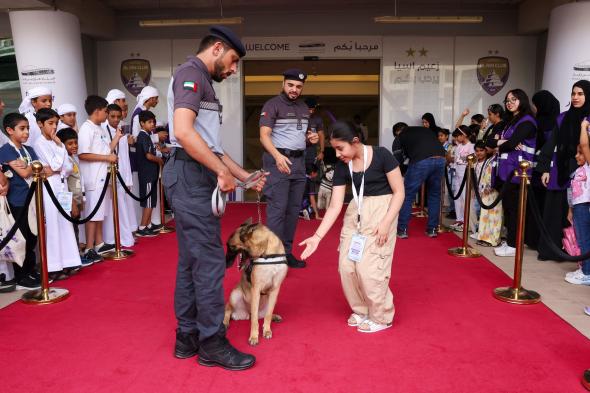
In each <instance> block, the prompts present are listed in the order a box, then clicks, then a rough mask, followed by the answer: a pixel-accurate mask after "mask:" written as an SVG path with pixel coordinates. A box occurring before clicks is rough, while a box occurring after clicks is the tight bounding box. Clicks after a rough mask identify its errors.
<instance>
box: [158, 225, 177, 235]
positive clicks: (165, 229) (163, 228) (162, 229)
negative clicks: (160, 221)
mask: <svg viewBox="0 0 590 393" xmlns="http://www.w3.org/2000/svg"><path fill="white" fill-rule="evenodd" d="M158 232H160V233H172V232H176V229H174V228H172V227H167V226H166V225H164V226H163V227H162V228H161V229H160V230H159V231H158Z"/></svg>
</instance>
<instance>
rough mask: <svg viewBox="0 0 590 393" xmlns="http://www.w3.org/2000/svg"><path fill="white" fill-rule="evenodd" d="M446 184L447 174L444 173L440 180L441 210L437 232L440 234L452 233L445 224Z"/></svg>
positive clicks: (439, 211)
mask: <svg viewBox="0 0 590 393" xmlns="http://www.w3.org/2000/svg"><path fill="white" fill-rule="evenodd" d="M445 183H446V174H445V172H444V171H443V177H441V178H440V209H439V210H438V226H437V227H436V232H438V233H449V232H451V231H452V229H451V228H449V227H447V226H445V225H444V224H443V205H444V203H443V202H444V200H445Z"/></svg>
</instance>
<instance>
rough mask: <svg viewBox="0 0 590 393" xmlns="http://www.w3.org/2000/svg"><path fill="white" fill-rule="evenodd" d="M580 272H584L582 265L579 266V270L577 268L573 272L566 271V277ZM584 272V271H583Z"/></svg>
mask: <svg viewBox="0 0 590 393" xmlns="http://www.w3.org/2000/svg"><path fill="white" fill-rule="evenodd" d="M580 273H582V268H581V267H579V268H578V270H575V271H573V272H569V273H566V274H565V277H566V278H567V277H574V276H575V275H576V274H580ZM582 274H583V273H582Z"/></svg>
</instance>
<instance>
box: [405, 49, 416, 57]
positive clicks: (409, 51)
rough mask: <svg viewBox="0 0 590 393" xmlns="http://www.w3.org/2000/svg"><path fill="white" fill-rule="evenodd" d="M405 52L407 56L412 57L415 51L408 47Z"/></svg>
mask: <svg viewBox="0 0 590 393" xmlns="http://www.w3.org/2000/svg"><path fill="white" fill-rule="evenodd" d="M406 53H407V55H408V57H414V53H416V51H415V50H414V49H412V48H410V49H408V50H407V51H406Z"/></svg>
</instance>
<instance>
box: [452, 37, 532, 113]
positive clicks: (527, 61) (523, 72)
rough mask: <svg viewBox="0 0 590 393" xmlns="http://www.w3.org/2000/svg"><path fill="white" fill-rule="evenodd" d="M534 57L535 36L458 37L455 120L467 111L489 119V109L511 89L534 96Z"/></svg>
mask: <svg viewBox="0 0 590 393" xmlns="http://www.w3.org/2000/svg"><path fill="white" fill-rule="evenodd" d="M535 58H536V38H534V37H457V39H456V41H455V97H454V103H455V113H454V114H453V115H454V117H455V118H457V117H458V115H459V113H460V112H462V111H463V109H465V108H469V110H470V112H471V114H476V113H481V114H483V115H484V116H487V107H488V106H490V105H491V104H502V101H504V96H505V95H506V93H507V92H508V91H509V90H511V89H515V88H519V89H522V90H524V91H525V92H526V93H527V94H528V95H529V97H531V96H532V95H533V94H534V93H535V65H536V61H535ZM464 122H465V123H466V124H467V123H468V122H469V119H468V118H467V119H465V120H464Z"/></svg>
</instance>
